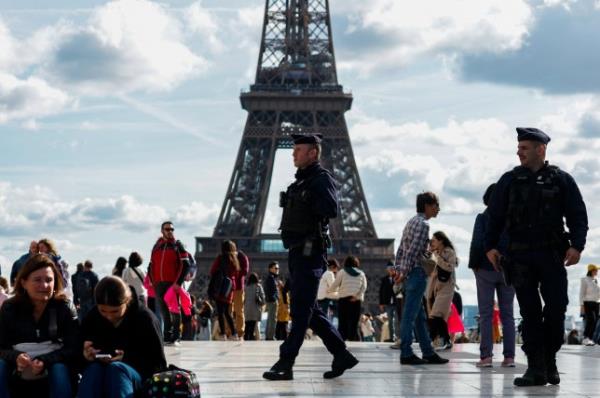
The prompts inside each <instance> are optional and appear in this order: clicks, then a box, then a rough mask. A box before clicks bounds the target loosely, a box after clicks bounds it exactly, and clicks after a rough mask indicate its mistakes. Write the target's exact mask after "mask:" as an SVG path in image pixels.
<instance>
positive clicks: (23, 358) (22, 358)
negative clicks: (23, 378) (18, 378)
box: [17, 353, 31, 372]
mask: <svg viewBox="0 0 600 398" xmlns="http://www.w3.org/2000/svg"><path fill="white" fill-rule="evenodd" d="M30 366H31V358H30V357H29V355H27V354H25V353H22V354H19V356H18V357H17V372H22V371H24V370H25V369H27V368H28V367H30Z"/></svg>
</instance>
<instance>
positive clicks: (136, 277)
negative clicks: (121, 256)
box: [121, 252, 148, 305]
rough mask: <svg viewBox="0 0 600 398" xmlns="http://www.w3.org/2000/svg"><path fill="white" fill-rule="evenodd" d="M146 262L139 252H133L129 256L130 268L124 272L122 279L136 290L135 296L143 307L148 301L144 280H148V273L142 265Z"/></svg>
mask: <svg viewBox="0 0 600 398" xmlns="http://www.w3.org/2000/svg"><path fill="white" fill-rule="evenodd" d="M143 262H144V259H143V258H142V256H140V254H139V253H138V252H131V254H130V255H129V261H128V262H127V263H128V264H129V267H127V268H125V269H124V270H123V274H122V275H121V279H123V281H124V282H125V283H127V284H128V285H129V286H131V287H132V288H133V290H135V294H136V295H137V297H138V301H139V303H140V304H142V305H147V300H148V291H147V290H146V287H145V286H144V278H146V273H145V272H144V270H143V269H142V267H141V265H142V263H143Z"/></svg>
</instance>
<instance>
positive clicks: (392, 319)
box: [385, 304, 398, 340]
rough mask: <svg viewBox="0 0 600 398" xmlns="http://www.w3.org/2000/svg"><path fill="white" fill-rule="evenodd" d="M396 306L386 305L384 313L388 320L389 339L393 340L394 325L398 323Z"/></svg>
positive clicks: (394, 335)
mask: <svg viewBox="0 0 600 398" xmlns="http://www.w3.org/2000/svg"><path fill="white" fill-rule="evenodd" d="M397 311H398V310H397V307H396V304H387V305H386V306H385V313H386V314H387V318H388V330H389V332H390V339H391V340H394V339H395V338H396V333H395V331H396V328H395V326H396V325H395V323H396V322H398V312H397Z"/></svg>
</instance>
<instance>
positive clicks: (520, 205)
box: [506, 165, 565, 244]
mask: <svg viewBox="0 0 600 398" xmlns="http://www.w3.org/2000/svg"><path fill="white" fill-rule="evenodd" d="M559 172H560V169H559V168H558V167H556V166H550V165H546V166H544V167H543V168H542V169H541V170H540V171H539V172H538V173H533V172H531V170H529V169H527V168H526V167H523V166H519V167H515V168H514V169H513V171H512V173H513V180H512V182H511V185H510V188H509V196H508V211H507V224H506V227H507V229H508V232H509V235H510V236H511V241H512V240H515V238H516V240H523V239H526V240H535V241H536V242H538V243H540V244H544V243H545V244H547V243H552V241H555V240H556V239H557V237H558V236H560V235H562V234H563V232H564V223H563V208H564V204H563V201H564V194H565V192H564V186H563V183H562V179H561V177H560V174H559Z"/></svg>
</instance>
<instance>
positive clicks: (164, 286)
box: [154, 282, 181, 341]
mask: <svg viewBox="0 0 600 398" xmlns="http://www.w3.org/2000/svg"><path fill="white" fill-rule="evenodd" d="M172 285H173V283H172V282H158V283H157V284H156V286H154V291H155V293H156V304H158V308H159V309H160V314H161V315H162V319H163V338H164V341H175V340H179V337H180V335H181V314H173V313H171V312H170V311H169V307H168V306H167V303H165V294H166V293H167V290H169V288H170V287H171V286H172Z"/></svg>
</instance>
